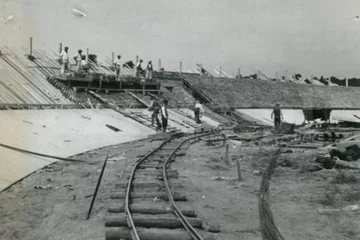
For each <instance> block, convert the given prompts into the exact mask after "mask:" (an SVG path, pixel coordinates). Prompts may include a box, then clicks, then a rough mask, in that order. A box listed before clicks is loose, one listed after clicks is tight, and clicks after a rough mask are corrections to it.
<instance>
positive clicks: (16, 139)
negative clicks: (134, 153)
mask: <svg viewBox="0 0 360 240" xmlns="http://www.w3.org/2000/svg"><path fill="white" fill-rule="evenodd" d="M0 122H1V124H0V132H1V135H0V142H1V143H3V144H7V145H11V146H14V147H18V148H23V149H26V150H30V151H35V152H40V153H45V154H49V155H56V156H60V157H69V156H71V155H75V154H78V153H81V152H85V151H89V150H91V149H95V148H99V147H104V146H107V145H112V144H118V143H122V142H128V141H133V140H137V139H142V138H146V137H147V136H148V135H150V134H154V132H155V131H153V130H152V129H150V128H147V127H145V126H143V125H141V124H140V123H138V122H135V121H133V120H131V119H129V118H125V117H124V116H122V115H121V114H119V113H117V112H115V111H112V110H110V109H109V110H97V109H83V110H78V109H77V110H16V111H11V110H9V111H0ZM106 124H109V125H112V126H114V127H117V128H119V129H121V130H122V132H115V131H113V130H111V129H109V128H108V127H106V126H105V125H106ZM54 161H56V160H53V159H46V158H41V157H35V156H31V155H27V154H23V153H19V152H15V151H12V150H8V149H5V148H2V147H0V191H1V190H3V189H4V188H6V187H7V186H9V185H11V184H12V183H13V182H15V181H17V180H19V179H21V178H23V177H24V176H26V175H28V174H30V173H32V172H33V171H35V170H37V169H39V168H41V167H44V166H46V165H47V164H49V163H52V162H54Z"/></svg>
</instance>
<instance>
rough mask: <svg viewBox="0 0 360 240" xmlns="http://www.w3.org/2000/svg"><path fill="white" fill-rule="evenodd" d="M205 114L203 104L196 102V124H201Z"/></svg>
mask: <svg viewBox="0 0 360 240" xmlns="http://www.w3.org/2000/svg"><path fill="white" fill-rule="evenodd" d="M203 114H204V108H203V106H202V104H201V103H200V102H199V101H196V103H195V108H194V115H195V121H196V123H199V124H200V123H201V120H200V119H201V118H202V116H203Z"/></svg>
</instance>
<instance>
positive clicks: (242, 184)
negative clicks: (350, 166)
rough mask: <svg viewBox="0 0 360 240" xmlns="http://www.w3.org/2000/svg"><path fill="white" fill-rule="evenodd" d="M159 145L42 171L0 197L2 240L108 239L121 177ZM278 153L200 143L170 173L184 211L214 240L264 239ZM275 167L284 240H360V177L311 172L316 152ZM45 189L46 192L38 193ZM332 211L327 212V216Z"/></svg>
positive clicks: (290, 155) (120, 149) (126, 148)
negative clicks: (263, 194) (264, 188)
mask: <svg viewBox="0 0 360 240" xmlns="http://www.w3.org/2000/svg"><path fill="white" fill-rule="evenodd" d="M158 144H160V141H149V140H142V141H138V142H132V143H126V144H121V145H118V146H111V147H106V148H103V149H99V150H96V151H90V152H87V153H84V154H81V155H78V156H77V158H80V159H85V160H86V162H85V163H74V164H71V163H64V162H58V163H55V164H52V165H50V166H48V167H46V168H44V169H41V170H39V171H37V172H35V173H34V174H32V175H31V176H29V177H28V178H26V179H24V180H23V181H21V182H19V183H18V184H16V185H14V186H13V187H11V188H10V189H8V190H6V191H4V192H2V193H0V239H4V240H7V239H9V240H10V239H26V240H35V239H37V240H42V239H44V240H45V239H55V240H63V239H68V240H71V239H74V240H75V239H76V240H79V239H80V240H81V239H84V240H85V239H104V233H105V227H104V218H105V216H106V208H107V206H108V201H109V200H108V199H109V197H110V195H111V194H112V193H113V191H114V187H115V183H116V182H120V181H124V172H125V171H126V172H127V170H129V169H130V168H131V167H132V166H133V165H134V164H135V161H136V160H137V159H138V157H139V155H143V154H145V153H147V152H149V151H150V150H152V149H153V148H155V147H156V146H158ZM275 150H276V149H275V146H273V145H266V144H262V145H257V144H254V143H241V142H239V141H231V142H229V152H230V153H229V157H230V159H232V161H233V163H235V160H237V159H239V160H240V166H241V174H242V178H243V180H242V181H237V168H236V164H233V165H231V166H227V164H226V163H225V160H224V156H225V146H221V145H216V146H208V145H207V144H206V142H203V141H201V142H198V143H195V144H194V145H192V146H190V147H189V149H188V151H187V153H186V155H185V156H183V157H177V158H176V161H175V162H174V163H173V165H172V168H174V169H178V171H179V174H180V178H179V179H178V180H177V181H179V182H180V183H181V184H182V185H184V186H185V189H184V190H185V191H186V194H187V197H188V199H189V200H190V201H189V202H187V203H181V204H179V207H180V208H181V206H182V204H187V205H188V204H190V205H191V206H192V208H193V209H194V210H195V211H196V212H197V214H198V216H199V217H200V218H201V219H203V221H204V225H205V227H208V226H210V225H212V226H219V227H220V230H221V232H219V233H216V234H214V237H215V238H216V239H226V240H235V239H244V240H245V239H246V240H255V239H259V240H260V239H261V232H260V220H259V213H258V196H259V189H260V182H261V178H262V173H263V172H264V171H265V169H266V167H267V165H268V163H269V160H270V158H271V156H272V155H273V154H274V152H275ZM108 151H109V155H110V156H111V158H110V159H109V162H108V166H107V168H106V171H105V174H104V178H103V181H102V183H101V186H100V190H99V194H98V197H97V199H96V202H95V206H94V209H93V212H92V216H91V219H90V220H86V214H87V211H88V208H89V206H90V202H91V195H92V193H93V191H94V189H95V186H96V181H97V178H98V176H99V172H100V169H101V167H102V163H103V160H104V158H105V157H106V155H107V153H108ZM282 151H283V153H282V154H281V155H280V157H279V159H278V163H279V166H278V167H277V168H276V170H275V173H274V175H273V178H272V180H271V185H270V204H271V210H272V212H273V215H274V219H275V223H276V224H277V227H278V228H279V230H280V232H281V233H282V235H283V237H284V239H309V240H310V239H314V240H319V239H324V240H325V239H327V240H328V239H329V240H339V239H360V228H359V226H360V217H359V215H360V211H359V210H357V211H356V210H355V211H353V210H351V209H346V208H345V209H344V210H343V211H337V210H339V209H342V208H344V207H347V206H351V205H355V204H360V184H359V182H360V180H359V177H358V176H359V171H357V172H356V171H350V170H341V172H340V171H339V170H321V171H316V172H312V171H311V169H312V168H311V166H313V164H314V163H313V162H312V161H313V159H314V156H315V153H316V152H315V151H316V150H302V149H298V150H292V152H286V151H285V149H283V150H282ZM38 186H41V187H43V188H45V189H35V188H34V187H38ZM325 210H327V211H325Z"/></svg>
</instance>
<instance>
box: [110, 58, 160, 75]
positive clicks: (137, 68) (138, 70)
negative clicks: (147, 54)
mask: <svg viewBox="0 0 360 240" xmlns="http://www.w3.org/2000/svg"><path fill="white" fill-rule="evenodd" d="M120 59H121V55H118V56H117V59H116V60H115V61H114V67H115V74H116V78H118V77H119V76H120V72H121V62H120ZM142 63H143V60H142V59H140V60H139V61H138V62H137V63H136V65H135V67H134V73H133V76H134V77H141V73H142V72H143V69H142V67H141V64H142ZM153 70H154V68H153V65H152V62H151V61H149V62H148V64H147V65H146V69H145V78H146V79H149V80H151V79H152V72H153Z"/></svg>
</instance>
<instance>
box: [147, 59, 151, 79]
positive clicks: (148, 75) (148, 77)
mask: <svg viewBox="0 0 360 240" xmlns="http://www.w3.org/2000/svg"><path fill="white" fill-rule="evenodd" d="M152 72H153V65H152V63H151V61H149V62H148V64H147V65H146V79H152Z"/></svg>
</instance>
